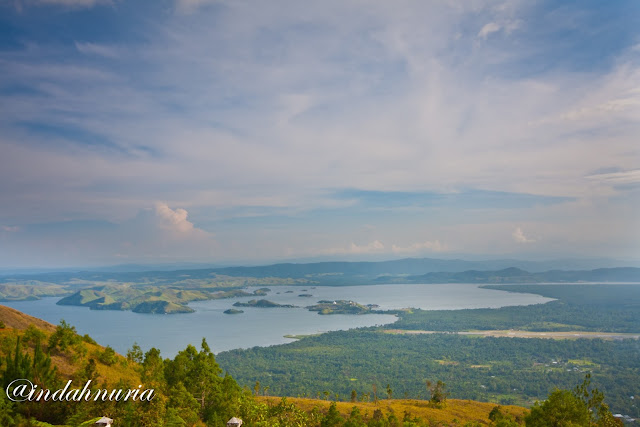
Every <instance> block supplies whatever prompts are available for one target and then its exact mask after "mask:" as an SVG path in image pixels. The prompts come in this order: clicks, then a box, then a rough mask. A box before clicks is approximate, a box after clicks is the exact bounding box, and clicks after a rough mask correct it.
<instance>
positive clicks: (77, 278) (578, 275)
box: [0, 258, 640, 289]
mask: <svg viewBox="0 0 640 427" xmlns="http://www.w3.org/2000/svg"><path fill="white" fill-rule="evenodd" d="M574 261H575V262H573V263H570V262H568V261H544V262H543V261H520V260H509V259H503V260H489V261H468V260H462V259H437V258H405V259H400V260H393V261H376V262H341V261H328V262H316V263H280V264H272V265H265V266H248V267H217V268H188V269H180V270H170V271H166V270H157V271H129V270H130V269H132V268H135V267H141V268H142V267H143V266H135V265H128V266H120V267H114V270H112V271H73V272H51V273H39V274H27V275H16V274H10V275H4V277H0V283H2V282H4V283H9V282H12V283H18V282H22V283H24V281H25V280H37V281H41V282H48V283H54V284H55V283H64V284H65V285H67V286H69V287H70V288H76V289H77V288H84V287H87V283H88V282H92V283H94V284H95V283H96V282H107V281H110V282H115V283H117V282H121V283H140V284H143V283H144V284H155V285H174V284H178V285H181V286H182V285H186V284H187V283H186V282H189V281H190V282H191V284H193V282H194V281H204V282H207V281H211V280H213V279H215V278H218V279H219V278H220V277H230V278H236V281H237V280H242V278H254V279H257V280H258V281H262V280H264V281H265V284H268V283H267V281H268V279H267V278H287V279H291V280H293V281H310V282H314V283H317V284H320V285H346V284H367V283H384V282H385V281H387V282H388V283H400V282H403V281H404V282H406V281H407V279H408V278H409V279H410V281H423V282H424V283H433V282H434V281H440V282H441V283H442V282H451V281H453V282H461V281H471V282H473V283H476V282H477V283H498V282H500V281H501V279H502V278H504V279H503V281H504V280H506V278H512V279H513V281H516V282H526V283H535V282H539V281H561V282H567V281H609V282H610V281H638V280H640V278H639V277H638V276H637V275H636V273H635V272H636V271H638V269H637V268H634V267H615V268H598V269H595V270H594V269H593V268H594V267H599V266H598V265H589V264H590V262H591V261H585V260H582V261H579V262H578V261H577V260H574ZM583 263H586V264H588V267H587V268H584V269H582V268H567V267H558V266H565V265H568V264H574V265H575V264H580V265H581V264H583ZM543 267H545V268H543ZM512 269H515V270H512ZM516 270H517V271H516ZM496 272H499V274H497V275H496ZM587 272H588V273H587ZM0 276H2V275H0ZM494 276H495V277H496V278H495V279H491V277H494ZM498 278H501V279H498ZM254 282H255V280H254ZM248 284H249V283H248V282H247V284H245V286H246V285H248ZM281 284H282V283H281ZM289 284H293V283H289ZM234 286H237V284H236V285H234Z"/></svg>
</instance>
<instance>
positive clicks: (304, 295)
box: [298, 294, 313, 298]
mask: <svg viewBox="0 0 640 427" xmlns="http://www.w3.org/2000/svg"><path fill="white" fill-rule="evenodd" d="M298 296H299V297H303V298H311V297H312V296H313V295H311V294H300V295H298Z"/></svg>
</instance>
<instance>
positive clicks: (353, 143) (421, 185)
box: [0, 0, 640, 267]
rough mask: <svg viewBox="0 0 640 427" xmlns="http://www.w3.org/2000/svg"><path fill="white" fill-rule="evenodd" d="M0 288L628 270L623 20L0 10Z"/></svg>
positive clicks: (121, 2) (417, 6) (12, 0)
mask: <svg viewBox="0 0 640 427" xmlns="http://www.w3.org/2000/svg"><path fill="white" fill-rule="evenodd" d="M0 76H1V78H0V267H28V266H80V265H105V264H120V263H132V262H144V263H162V262H176V261H198V262H203V261H204V262H212V263H225V262H238V261H240V262H241V261H246V262H262V261H264V262H266V261H273V260H285V259H303V258H304V259H314V258H317V259H326V258H333V259H337V258H344V259H381V258H388V259H392V258H400V257H409V256H411V257H416V256H430V257H439V258H449V257H453V256H460V255H465V254H468V255H476V256H485V257H487V258H492V257H496V256H511V257H516V258H540V257H542V258H553V257H558V256H562V257H617V258H625V259H640V244H639V242H640V197H639V196H640V2H638V1H635V0H621V1H616V2H602V1H599V0H598V1H582V0H580V1H577V0H576V1H563V2H545V1H529V0H527V1H504V2H501V1H493V0H491V1H482V0H473V1H444V0H443V1H404V0H398V1H360V0H354V1H344V0H337V1H333V0H325V1H321V2H301V1H294V0H291V1H279V0H274V1H260V0H253V1H245V0H233V1H231V0H229V1H222V0H219V1H206V0H158V1H153V2H149V1H127V0H7V1H4V2H1V3H0Z"/></svg>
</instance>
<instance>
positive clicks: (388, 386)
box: [387, 384, 393, 399]
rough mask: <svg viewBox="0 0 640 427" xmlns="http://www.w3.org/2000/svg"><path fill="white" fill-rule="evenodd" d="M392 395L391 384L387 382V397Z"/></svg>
mask: <svg viewBox="0 0 640 427" xmlns="http://www.w3.org/2000/svg"><path fill="white" fill-rule="evenodd" d="M392 396H393V390H391V385H390V384H387V398H388V399H391V397H392Z"/></svg>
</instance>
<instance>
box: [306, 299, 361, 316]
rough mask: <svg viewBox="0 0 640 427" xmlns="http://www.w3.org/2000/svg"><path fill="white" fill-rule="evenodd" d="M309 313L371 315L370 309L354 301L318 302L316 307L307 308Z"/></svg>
mask: <svg viewBox="0 0 640 427" xmlns="http://www.w3.org/2000/svg"><path fill="white" fill-rule="evenodd" d="M307 310H309V311H317V312H318V314H366V313H371V308H369V307H367V306H364V305H362V304H358V303H357V302H354V301H346V300H337V301H319V302H318V304H316V305H311V306H309V307H307Z"/></svg>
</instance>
